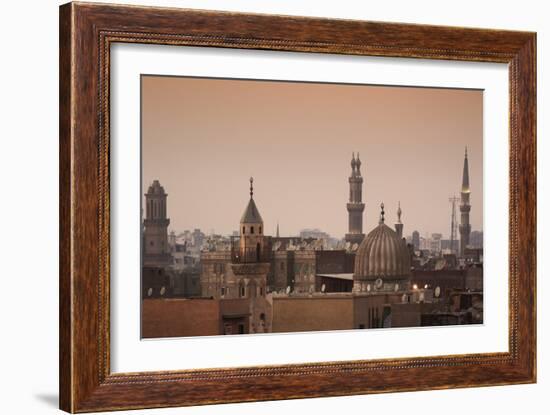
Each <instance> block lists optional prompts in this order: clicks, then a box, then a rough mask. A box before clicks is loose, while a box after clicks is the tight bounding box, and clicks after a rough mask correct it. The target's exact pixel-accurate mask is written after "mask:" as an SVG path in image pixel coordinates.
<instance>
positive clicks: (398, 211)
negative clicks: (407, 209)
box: [397, 201, 401, 223]
mask: <svg viewBox="0 0 550 415" xmlns="http://www.w3.org/2000/svg"><path fill="white" fill-rule="evenodd" d="M397 223H401V201H399V202H397Z"/></svg>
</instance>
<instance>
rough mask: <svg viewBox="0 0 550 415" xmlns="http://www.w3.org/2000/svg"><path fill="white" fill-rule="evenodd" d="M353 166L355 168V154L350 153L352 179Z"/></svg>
mask: <svg viewBox="0 0 550 415" xmlns="http://www.w3.org/2000/svg"><path fill="white" fill-rule="evenodd" d="M355 166H356V162H355V153H351V176H352V177H355Z"/></svg>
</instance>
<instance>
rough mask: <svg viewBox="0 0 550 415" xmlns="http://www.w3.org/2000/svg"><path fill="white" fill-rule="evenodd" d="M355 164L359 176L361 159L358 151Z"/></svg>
mask: <svg viewBox="0 0 550 415" xmlns="http://www.w3.org/2000/svg"><path fill="white" fill-rule="evenodd" d="M355 164H356V165H357V175H358V176H361V159H360V158H359V152H357V159H356V160H355Z"/></svg>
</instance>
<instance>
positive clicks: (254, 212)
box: [241, 177, 263, 223]
mask: <svg viewBox="0 0 550 415" xmlns="http://www.w3.org/2000/svg"><path fill="white" fill-rule="evenodd" d="M253 183H254V179H253V178H252V177H251V178H250V200H249V201H248V205H247V206H246V209H245V211H244V213H243V215H242V217H241V223H263V219H262V216H261V215H260V212H258V208H257V207H256V203H255V202H254V198H253V196H254V187H253Z"/></svg>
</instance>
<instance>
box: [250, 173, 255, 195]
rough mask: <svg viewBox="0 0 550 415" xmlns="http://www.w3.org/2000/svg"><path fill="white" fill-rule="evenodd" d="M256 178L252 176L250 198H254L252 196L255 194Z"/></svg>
mask: <svg viewBox="0 0 550 415" xmlns="http://www.w3.org/2000/svg"><path fill="white" fill-rule="evenodd" d="M253 183H254V178H253V177H250V198H251V199H252V196H253V195H254V185H253Z"/></svg>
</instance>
